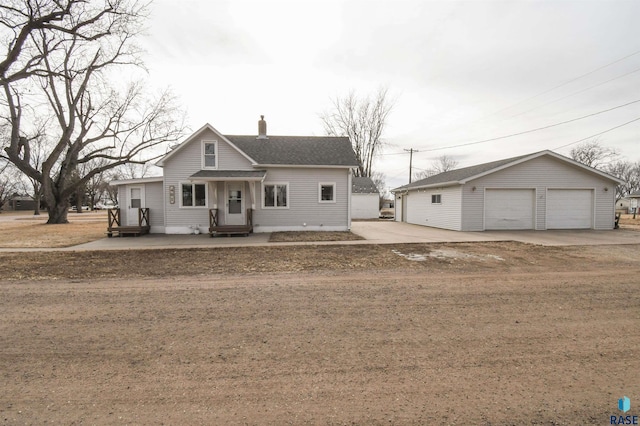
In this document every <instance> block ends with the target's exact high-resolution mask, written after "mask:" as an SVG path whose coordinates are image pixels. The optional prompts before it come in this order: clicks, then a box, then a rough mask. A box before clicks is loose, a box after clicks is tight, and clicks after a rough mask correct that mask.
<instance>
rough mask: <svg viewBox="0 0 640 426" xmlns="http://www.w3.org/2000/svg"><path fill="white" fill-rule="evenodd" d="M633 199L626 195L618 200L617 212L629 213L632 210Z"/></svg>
mask: <svg viewBox="0 0 640 426" xmlns="http://www.w3.org/2000/svg"><path fill="white" fill-rule="evenodd" d="M631 200H632V199H631V198H628V197H625V198H621V199H620V200H618V201H616V213H624V214H627V213H629V212H630V211H631Z"/></svg>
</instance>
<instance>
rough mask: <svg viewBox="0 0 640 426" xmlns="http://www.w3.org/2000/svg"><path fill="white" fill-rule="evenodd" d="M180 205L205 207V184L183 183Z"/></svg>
mask: <svg viewBox="0 0 640 426" xmlns="http://www.w3.org/2000/svg"><path fill="white" fill-rule="evenodd" d="M181 190H182V207H206V205H207V186H206V184H204V183H183V184H182V185H181Z"/></svg>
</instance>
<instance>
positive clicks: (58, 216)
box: [47, 203, 69, 224]
mask: <svg viewBox="0 0 640 426" xmlns="http://www.w3.org/2000/svg"><path fill="white" fill-rule="evenodd" d="M68 208H69V205H68V203H56V204H55V205H53V206H51V205H50V206H49V220H48V221H47V223H48V224H53V223H69V221H68V220H67V211H68Z"/></svg>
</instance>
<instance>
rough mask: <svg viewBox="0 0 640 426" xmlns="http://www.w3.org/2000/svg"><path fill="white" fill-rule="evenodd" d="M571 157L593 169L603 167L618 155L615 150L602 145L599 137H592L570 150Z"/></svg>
mask: <svg viewBox="0 0 640 426" xmlns="http://www.w3.org/2000/svg"><path fill="white" fill-rule="evenodd" d="M570 155H571V158H572V159H574V160H575V161H577V162H578V163H582V164H584V165H586V166H589V167H593V168H594V169H604V167H605V166H606V165H607V164H608V163H609V162H611V161H612V160H613V159H615V158H616V157H617V156H618V153H617V152H616V150H614V149H611V148H607V147H604V146H602V145H601V144H600V140H599V139H597V138H596V139H592V140H590V141H586V142H583V143H581V144H580V145H578V146H576V147H575V148H573V149H572V150H571V153H570Z"/></svg>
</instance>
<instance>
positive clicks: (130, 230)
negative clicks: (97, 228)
mask: <svg viewBox="0 0 640 426" xmlns="http://www.w3.org/2000/svg"><path fill="white" fill-rule="evenodd" d="M107 218H108V221H109V226H108V228H107V236H108V237H109V238H111V237H112V236H113V234H114V233H115V234H118V235H119V236H122V235H126V234H131V235H136V236H138V235H142V234H147V233H149V229H151V226H150V225H149V223H150V222H149V208H148V207H145V208H139V209H138V225H132V226H122V221H121V216H120V209H119V208H117V209H108V210H107Z"/></svg>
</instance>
